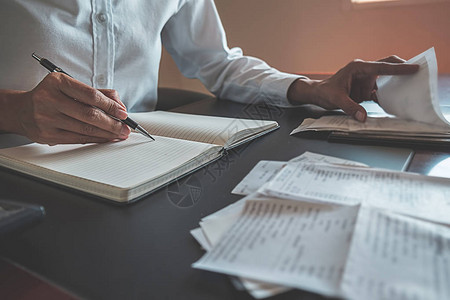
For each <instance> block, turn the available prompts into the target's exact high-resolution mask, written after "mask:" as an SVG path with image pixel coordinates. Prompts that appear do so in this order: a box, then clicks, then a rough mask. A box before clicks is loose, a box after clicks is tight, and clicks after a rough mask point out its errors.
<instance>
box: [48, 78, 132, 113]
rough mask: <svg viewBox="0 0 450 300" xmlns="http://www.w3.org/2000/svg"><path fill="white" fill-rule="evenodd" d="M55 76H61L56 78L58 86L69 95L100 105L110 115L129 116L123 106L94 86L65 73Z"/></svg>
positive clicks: (87, 102) (89, 103) (96, 105)
mask: <svg viewBox="0 0 450 300" xmlns="http://www.w3.org/2000/svg"><path fill="white" fill-rule="evenodd" d="M54 76H55V77H56V76H59V77H58V78H56V80H58V82H59V84H58V88H59V90H60V91H61V92H62V93H63V94H65V95H66V96H67V97H69V98H72V99H77V100H78V101H80V102H82V103H85V104H87V105H92V106H95V107H98V108H99V109H101V110H103V111H104V112H105V113H107V114H108V115H111V116H113V117H115V118H118V119H120V120H124V119H126V118H127V113H126V111H125V110H124V109H123V107H122V106H120V105H119V104H118V103H117V102H116V101H114V100H111V99H110V98H108V97H106V96H105V95H104V94H103V93H102V92H100V91H98V90H97V89H94V88H93V87H90V86H88V85H86V84H84V83H82V82H79V81H77V80H75V79H73V78H71V77H69V76H66V75H64V74H58V75H54Z"/></svg>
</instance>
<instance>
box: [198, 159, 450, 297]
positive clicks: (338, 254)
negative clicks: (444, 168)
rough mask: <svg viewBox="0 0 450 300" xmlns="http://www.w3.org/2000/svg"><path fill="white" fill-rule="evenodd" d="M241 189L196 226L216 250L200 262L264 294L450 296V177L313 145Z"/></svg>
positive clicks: (260, 169) (263, 165)
mask: <svg viewBox="0 0 450 300" xmlns="http://www.w3.org/2000/svg"><path fill="white" fill-rule="evenodd" d="M255 190H256V191H255ZM233 192H235V193H240V194H247V193H251V194H249V195H247V196H246V197H245V198H243V199H241V200H240V201H238V202H236V203H234V204H232V205H230V206H228V207H226V208H224V209H222V210H220V211H218V212H216V213H214V214H212V215H210V216H208V217H206V218H204V219H202V221H201V222H200V228H197V229H194V230H193V231H192V234H193V236H194V237H195V238H196V239H197V241H199V243H200V244H201V245H202V247H203V248H204V249H205V250H206V251H207V253H206V254H205V255H204V256H203V257H202V258H201V259H200V260H199V261H197V262H196V263H194V265H193V266H194V267H195V268H199V269H204V270H208V271H214V272H220V273H224V274H228V275H233V276H237V278H239V281H240V282H241V284H242V286H243V287H244V288H245V289H246V290H247V291H248V292H249V293H250V294H251V295H253V296H254V297H255V298H264V297H268V296H272V295H275V294H277V293H280V292H283V291H286V290H288V289H291V288H297V289H302V290H307V291H311V292H315V293H319V294H322V295H325V296H331V297H344V298H349V299H397V298H402V299H449V298H450V286H449V285H448V283H449V282H450V228H449V226H448V225H449V224H450V217H449V216H450V214H449V212H450V201H449V200H448V199H450V180H449V179H444V178H438V177H426V176H421V175H417V174H411V173H402V172H396V171H387V170H380V169H372V168H369V167H367V166H364V165H362V164H359V163H356V162H351V161H347V160H342V159H338V158H332V157H327V156H321V155H318V154H312V153H305V154H304V155H302V156H300V157H298V158H295V159H293V160H291V161H289V162H270V161H262V162H260V163H259V164H258V165H257V166H256V167H255V168H254V169H253V170H252V171H251V172H250V173H249V175H247V177H245V178H244V180H243V181H242V182H241V183H240V184H239V185H238V186H237V187H236V188H235V189H234V190H233Z"/></svg>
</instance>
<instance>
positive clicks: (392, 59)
mask: <svg viewBox="0 0 450 300" xmlns="http://www.w3.org/2000/svg"><path fill="white" fill-rule="evenodd" d="M377 61H380V62H390V63H404V62H406V60H404V59H403V58H400V57H398V56H397V55H391V56H388V57H385V58H382V59H379V60H377Z"/></svg>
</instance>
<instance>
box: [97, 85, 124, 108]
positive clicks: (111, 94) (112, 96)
mask: <svg viewBox="0 0 450 300" xmlns="http://www.w3.org/2000/svg"><path fill="white" fill-rule="evenodd" d="M99 91H100V92H102V93H103V95H105V96H106V97H108V98H110V99H112V100H114V101H116V102H117V103H118V104H119V105H120V106H122V107H123V108H124V109H125V110H127V108H126V106H125V104H123V102H122V101H120V97H119V93H118V92H117V91H116V90H112V89H99Z"/></svg>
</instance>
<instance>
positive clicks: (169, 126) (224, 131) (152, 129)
mask: <svg viewBox="0 0 450 300" xmlns="http://www.w3.org/2000/svg"><path fill="white" fill-rule="evenodd" d="M129 116H130V118H132V119H133V120H135V121H136V122H138V123H139V124H140V125H141V126H142V127H144V128H145V129H146V130H147V131H148V132H149V133H150V134H152V135H159V136H166V137H172V138H178V139H185V140H191V141H198V142H203V143H208V144H216V145H221V146H224V145H225V143H226V142H227V141H228V139H230V138H231V137H232V136H233V135H234V134H236V133H237V132H239V131H243V130H246V129H250V130H256V129H258V128H260V127H264V128H265V127H271V125H273V126H276V122H273V121H263V120H249V119H234V118H223V117H210V116H201V115H191V114H181V113H173V112H166V111H154V112H145V113H130V114H129ZM261 131H262V130H261Z"/></svg>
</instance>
